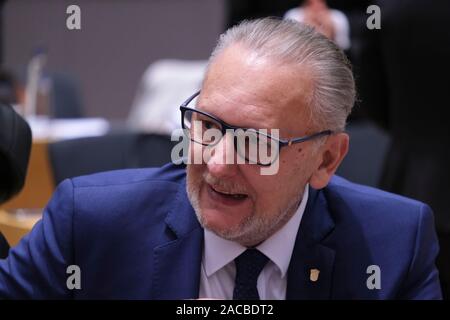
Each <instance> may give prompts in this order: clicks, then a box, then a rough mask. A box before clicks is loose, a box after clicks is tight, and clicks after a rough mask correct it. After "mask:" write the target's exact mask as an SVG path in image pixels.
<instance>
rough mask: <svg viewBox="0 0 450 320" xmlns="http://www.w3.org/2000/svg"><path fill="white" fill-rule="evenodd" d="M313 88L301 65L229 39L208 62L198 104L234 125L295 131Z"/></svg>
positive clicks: (303, 122)
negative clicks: (258, 51)
mask: <svg viewBox="0 0 450 320" xmlns="http://www.w3.org/2000/svg"><path fill="white" fill-rule="evenodd" d="M312 93H313V92H312V79H311V73H310V72H309V68H307V67H306V66H303V67H302V66H293V65H292V64H282V63H280V62H279V61H274V59H273V58H265V57H260V56H257V55H255V54H254V53H252V52H251V51H250V50H249V49H246V48H243V47H241V46H239V45H233V46H231V47H229V48H227V49H225V50H224V51H223V52H222V53H220V54H219V55H218V56H217V57H216V58H215V59H214V61H213V62H212V63H211V65H210V67H209V69H208V72H207V74H206V77H205V80H204V82H203V87H202V90H201V94H200V97H199V99H198V102H197V105H198V108H199V109H202V110H204V111H207V112H210V113H212V114H214V115H216V116H217V117H219V118H221V119H222V120H224V121H225V122H227V123H229V124H232V125H235V126H241V127H253V128H267V129H274V128H278V129H280V130H281V133H282V134H283V132H284V133H285V134H295V133H297V132H298V131H299V130H305V129H307V128H308V126H309V123H310V121H309V120H310V119H309V118H310V111H309V100H310V97H311V95H312Z"/></svg>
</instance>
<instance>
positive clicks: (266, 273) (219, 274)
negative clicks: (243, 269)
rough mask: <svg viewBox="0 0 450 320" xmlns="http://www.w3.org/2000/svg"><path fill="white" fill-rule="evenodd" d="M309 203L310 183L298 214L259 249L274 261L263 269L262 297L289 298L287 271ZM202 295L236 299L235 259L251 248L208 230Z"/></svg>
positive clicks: (202, 275)
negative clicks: (287, 293)
mask: <svg viewBox="0 0 450 320" xmlns="http://www.w3.org/2000/svg"><path fill="white" fill-rule="evenodd" d="M307 202H308V184H307V185H306V187H305V190H304V192H303V198H302V201H301V203H300V205H299V207H298V209H297V211H296V213H295V214H294V215H293V216H292V217H291V219H289V221H288V222H287V223H286V224H285V225H284V226H283V227H282V228H281V229H280V230H278V231H277V232H275V233H274V234H273V235H272V236H271V237H270V238H268V239H267V240H266V241H264V242H263V243H261V244H260V245H258V246H257V247H256V248H257V249H258V250H259V251H261V252H262V253H264V254H265V255H266V256H267V257H268V258H269V259H270V260H269V262H268V263H267V264H266V265H265V267H264V269H263V270H262V271H261V273H260V275H259V277H258V282H257V289H258V293H259V297H260V298H261V300H283V299H285V298H286V287H287V271H288V267H289V263H290V261H291V256H292V251H293V249H294V245H295V239H296V237H297V232H298V229H299V226H300V222H301V220H302V216H303V212H304V211H305V207H306V203H307ZM204 232H205V237H204V247H203V257H202V265H201V272H200V290H199V298H211V299H233V289H234V280H235V277H236V267H235V264H234V259H235V258H236V257H238V256H239V255H240V254H241V253H242V252H244V251H245V250H246V249H247V248H246V247H244V246H241V245H240V244H238V243H236V242H233V241H229V240H225V239H223V238H221V237H219V236H217V235H216V234H214V233H213V232H211V231H209V230H206V229H205V231H204Z"/></svg>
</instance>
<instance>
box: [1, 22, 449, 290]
mask: <svg viewBox="0 0 450 320" xmlns="http://www.w3.org/2000/svg"><path fill="white" fill-rule="evenodd" d="M354 95H355V90H354V81H353V77H352V73H351V70H350V67H349V65H348V63H347V60H346V58H345V56H344V55H343V53H342V52H341V51H340V50H339V49H338V48H337V47H336V46H335V45H334V44H333V43H332V42H331V41H329V40H327V39H326V38H325V37H324V36H322V35H320V34H319V33H317V32H315V31H314V30H313V29H311V28H309V27H306V26H303V25H301V24H298V23H295V22H291V21H279V20H272V19H262V20H255V21H250V22H244V23H242V24H240V25H239V26H237V27H235V28H232V29H230V30H228V31H227V32H226V33H225V34H224V35H223V36H222V37H221V39H220V41H219V44H218V46H217V47H216V49H215V50H214V52H213V54H212V57H211V60H210V65H209V67H208V70H207V72H206V75H205V79H204V82H203V85H202V88H201V92H200V94H199V96H198V100H197V103H196V105H193V104H194V101H195V100H193V98H194V96H195V95H194V96H193V97H191V98H190V99H188V100H187V101H186V103H184V104H183V105H182V107H181V110H182V120H183V127H184V128H185V129H186V130H187V131H188V133H189V135H190V139H191V140H192V142H191V144H190V157H189V160H190V161H189V163H188V165H187V170H185V168H184V166H174V165H172V164H169V165H167V166H164V167H163V168H161V169H139V170H128V171H119V172H112V173H101V174H97V175H92V176H86V177H81V178H75V179H72V180H66V181H65V182H63V183H62V184H61V185H60V186H59V187H58V190H57V191H56V193H55V195H54V197H53V199H52V200H51V202H50V204H49V205H48V207H47V209H46V211H45V213H44V216H43V219H42V222H40V223H38V224H37V226H36V227H35V228H34V229H33V230H32V232H31V233H30V235H28V236H27V237H26V238H25V239H24V240H23V241H22V242H21V243H20V244H19V245H18V246H17V247H16V248H13V249H12V250H11V253H10V255H9V258H8V260H7V261H1V262H0V296H1V297H8V298H85V299H86V298H127V299H133V298H144V299H147V298H150V299H191V298H224V299H394V298H400V299H438V298H440V297H441V293H440V288H439V283H438V273H437V271H436V268H435V265H434V259H435V257H436V255H437V252H438V246H437V243H436V237H435V232H434V229H433V217H432V213H431V211H430V209H429V208H428V207H427V206H426V205H425V204H422V203H419V202H417V201H414V200H410V199H406V198H403V197H400V196H396V195H393V194H389V193H385V192H381V191H378V190H375V189H371V188H367V187H363V186H359V185H355V184H352V183H350V182H348V181H346V180H343V179H341V178H338V177H333V174H334V172H335V170H336V168H337V167H338V165H339V163H340V162H341V161H342V159H343V157H344V156H345V154H346V152H347V149H348V143H349V138H348V136H347V134H345V133H344V132H343V131H342V130H343V128H344V126H345V120H346V118H347V116H348V114H349V113H350V111H351V108H352V106H353V102H354ZM194 107H195V108H194ZM239 128H257V129H262V130H251V129H248V130H239ZM199 129H200V130H202V129H208V130H215V131H216V132H220V133H222V134H223V133H225V135H224V136H222V137H221V138H220V139H216V138H211V137H209V138H208V136H207V135H206V134H205V135H202V134H200V135H199V134H198V130H199ZM264 129H266V130H267V132H266V133H264V132H263V130H264ZM243 131H245V132H246V133H248V137H249V139H248V140H246V139H244V144H243V145H242V144H241V145H240V144H239V141H237V140H238V139H235V138H236V137H237V136H238V135H239V134H238V133H237V132H243ZM234 133H236V135H234ZM268 135H270V137H269V136H268ZM271 135H273V136H274V137H275V136H276V135H279V137H280V138H279V139H278V140H277V139H276V138H274V137H272V136H271ZM252 139H253V140H252ZM252 143H254V144H256V145H257V146H259V147H264V146H267V145H270V146H272V145H277V146H278V147H279V149H277V150H276V152H272V151H271V153H270V156H271V157H269V160H270V161H268V162H267V161H265V158H263V157H260V155H259V154H256V153H253V152H252V150H251V148H250V146H251V145H252ZM271 150H272V149H271ZM234 151H237V152H234ZM199 153H201V155H200V156H201V157H200V158H201V160H203V161H200V163H198V161H197V162H196V161H195V158H196V156H198V155H199ZM230 154H232V157H230V156H229V155H230ZM230 158H231V160H232V161H231V162H230V161H229V160H230ZM243 159H244V160H246V162H245V163H244V164H242V161H240V162H239V160H243ZM192 162H193V163H192ZM274 163H276V164H278V166H273V164H274ZM268 166H269V167H272V169H276V170H273V171H272V172H270V174H262V172H263V171H262V168H263V167H264V168H267V167H268ZM269 171H270V170H269ZM77 270H78V271H77ZM66 272H68V273H66ZM77 277H78V280H77ZM71 289H73V290H71Z"/></svg>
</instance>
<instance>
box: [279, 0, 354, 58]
mask: <svg viewBox="0 0 450 320" xmlns="http://www.w3.org/2000/svg"><path fill="white" fill-rule="evenodd" d="M284 18H285V19H291V20H295V21H298V22H303V23H305V24H308V25H310V26H313V27H314V28H316V30H317V31H319V32H321V33H322V34H323V35H325V36H326V37H327V38H329V39H331V40H333V41H334V42H335V43H336V44H337V45H338V46H339V47H340V48H341V49H342V50H347V49H349V48H350V25H349V22H348V19H347V17H346V16H345V14H344V13H342V12H341V11H339V10H336V9H330V8H328V6H327V3H326V1H325V0H306V1H304V2H303V3H302V5H300V6H298V7H296V8H293V9H290V10H289V11H287V12H286V14H285V15H284Z"/></svg>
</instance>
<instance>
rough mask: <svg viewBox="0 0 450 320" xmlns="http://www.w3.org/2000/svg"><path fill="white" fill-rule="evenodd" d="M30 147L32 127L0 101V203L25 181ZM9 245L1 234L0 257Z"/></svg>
mask: <svg viewBox="0 0 450 320" xmlns="http://www.w3.org/2000/svg"><path fill="white" fill-rule="evenodd" d="M30 151H31V130H30V127H29V126H28V124H27V122H26V121H25V120H24V119H22V118H21V117H20V116H19V115H18V114H17V113H16V112H15V111H14V109H13V108H11V107H10V106H9V105H5V104H0V203H3V202H5V201H7V200H9V199H10V198H11V197H13V196H14V195H16V194H17V193H18V192H19V191H20V190H21V189H22V187H23V185H24V184H25V177H26V174H27V167H28V160H29V158H30ZM8 250H9V246H8V243H7V242H6V240H5V239H4V238H3V235H1V234H0V259H1V258H5V257H6V256H7V254H8Z"/></svg>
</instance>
